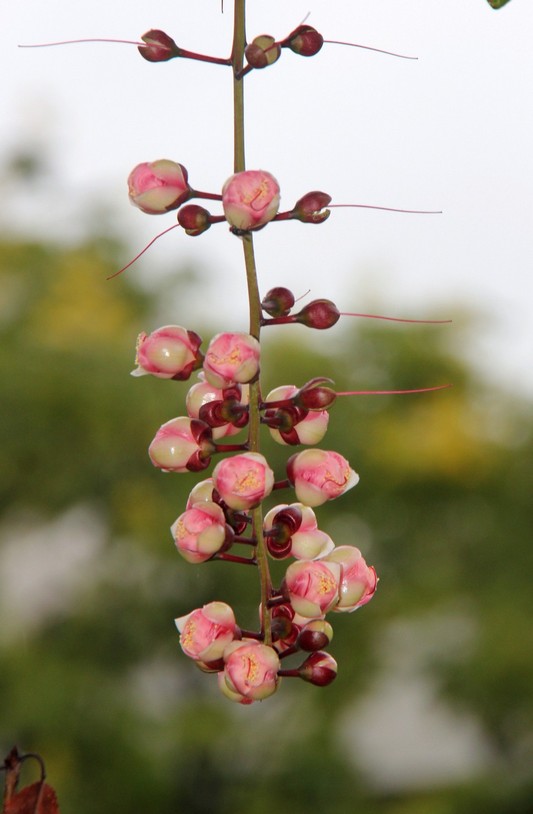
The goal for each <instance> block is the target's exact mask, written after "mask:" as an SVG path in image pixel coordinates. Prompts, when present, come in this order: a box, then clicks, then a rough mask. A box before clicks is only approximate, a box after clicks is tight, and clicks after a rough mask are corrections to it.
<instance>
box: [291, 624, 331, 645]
mask: <svg viewBox="0 0 533 814" xmlns="http://www.w3.org/2000/svg"><path fill="white" fill-rule="evenodd" d="M332 638H333V628H332V627H331V625H330V623H329V622H326V620H325V619H313V621H312V622H308V624H307V625H305V627H303V628H302V630H301V631H300V635H299V636H298V647H300V649H301V650H306V651H307V652H308V653H312V652H314V651H316V650H321V649H322V648H323V647H327V646H328V644H329V643H330V641H331V640H332Z"/></svg>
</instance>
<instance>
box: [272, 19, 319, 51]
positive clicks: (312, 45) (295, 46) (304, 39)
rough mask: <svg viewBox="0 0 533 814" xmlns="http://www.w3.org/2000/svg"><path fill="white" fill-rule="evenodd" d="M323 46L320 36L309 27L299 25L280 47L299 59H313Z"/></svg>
mask: <svg viewBox="0 0 533 814" xmlns="http://www.w3.org/2000/svg"><path fill="white" fill-rule="evenodd" d="M323 44H324V38H323V36H322V34H319V33H318V31H317V30H316V28H313V27H312V26H310V25H299V26H298V28H295V29H294V31H292V32H291V33H290V34H289V36H288V37H287V39H285V40H284V41H283V42H282V43H281V45H282V46H283V47H287V48H290V49H291V51H294V53H295V54H299V55H300V56H301V57H313V56H314V55H315V54H318V52H319V51H320V49H321V48H322V46H323Z"/></svg>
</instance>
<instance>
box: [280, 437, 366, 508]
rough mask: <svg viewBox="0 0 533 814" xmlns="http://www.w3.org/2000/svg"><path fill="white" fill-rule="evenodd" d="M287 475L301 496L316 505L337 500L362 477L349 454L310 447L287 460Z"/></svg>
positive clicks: (300, 499)
mask: <svg viewBox="0 0 533 814" xmlns="http://www.w3.org/2000/svg"><path fill="white" fill-rule="evenodd" d="M287 476H288V478H289V481H290V482H291V483H292V484H293V485H294V488H295V491H296V497H297V498H298V500H299V501H300V502H301V503H304V504H305V505H306V506H312V507H314V506H321V505H322V503H325V502H326V501H327V500H334V498H336V497H339V496H340V495H342V494H344V492H347V491H348V489H351V488H352V486H355V485H356V483H358V481H359V475H358V474H357V473H356V472H354V470H353V469H351V467H350V464H349V463H348V461H347V460H346V458H343V456H342V455H340V454H339V453H338V452H328V451H326V450H324V449H306V450H304V451H303V452H298V453H297V454H296V455H292V456H291V457H290V458H289V460H288V461H287Z"/></svg>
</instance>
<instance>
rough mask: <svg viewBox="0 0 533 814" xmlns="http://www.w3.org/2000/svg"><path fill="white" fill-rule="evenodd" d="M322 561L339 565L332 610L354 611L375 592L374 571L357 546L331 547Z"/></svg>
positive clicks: (375, 579)
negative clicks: (338, 579) (336, 597)
mask: <svg viewBox="0 0 533 814" xmlns="http://www.w3.org/2000/svg"><path fill="white" fill-rule="evenodd" d="M322 562H330V563H333V562H336V563H339V565H340V566H341V579H340V585H339V588H340V590H339V597H340V598H339V601H338V603H337V605H335V607H334V608H333V610H334V611H339V612H342V611H349V612H351V611H354V610H356V609H357V608H360V607H362V606H363V605H366V603H367V602H370V600H371V599H372V597H373V596H374V594H375V592H376V587H377V584H378V579H377V576H376V571H375V569H374V568H373V567H372V566H368V565H367V564H366V562H365V560H364V559H363V557H362V555H361V552H360V551H359V549H358V548H356V547H355V546H351V545H341V546H338V547H337V548H335V549H333V551H332V552H331V553H330V554H328V556H327V557H325V558H324V560H322Z"/></svg>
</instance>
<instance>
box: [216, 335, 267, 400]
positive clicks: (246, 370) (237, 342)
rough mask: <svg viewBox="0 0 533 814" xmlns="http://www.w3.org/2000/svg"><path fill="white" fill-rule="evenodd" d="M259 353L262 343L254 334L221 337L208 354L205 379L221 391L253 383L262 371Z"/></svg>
mask: <svg viewBox="0 0 533 814" xmlns="http://www.w3.org/2000/svg"><path fill="white" fill-rule="evenodd" d="M259 354H260V345H259V342H258V341H257V339H256V338H255V337H254V336H251V335H250V334H245V333H222V334H217V335H216V336H214V337H213V339H212V340H211V342H210V343H209V347H208V348H207V351H206V354H205V359H204V373H205V378H206V379H207V381H208V382H209V384H212V385H213V387H218V388H224V387H229V386H230V385H232V384H245V383H247V382H250V381H252V379H254V378H255V376H256V375H257V373H258V372H259Z"/></svg>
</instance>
